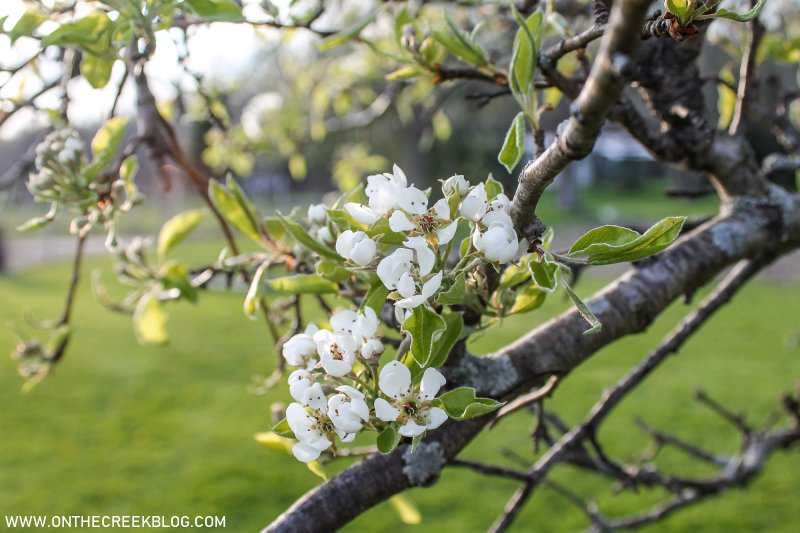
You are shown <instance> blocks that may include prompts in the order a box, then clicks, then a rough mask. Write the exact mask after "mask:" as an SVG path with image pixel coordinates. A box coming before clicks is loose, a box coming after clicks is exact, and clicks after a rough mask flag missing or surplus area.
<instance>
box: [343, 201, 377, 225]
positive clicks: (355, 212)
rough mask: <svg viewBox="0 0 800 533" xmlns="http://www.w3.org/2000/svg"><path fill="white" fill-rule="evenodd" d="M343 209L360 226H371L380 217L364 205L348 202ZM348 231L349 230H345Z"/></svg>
mask: <svg viewBox="0 0 800 533" xmlns="http://www.w3.org/2000/svg"><path fill="white" fill-rule="evenodd" d="M344 208H345V209H346V210H347V212H348V213H350V216H351V217H353V218H354V219H356V220H357V221H358V222H361V223H362V224H367V225H370V224H373V223H374V222H375V221H376V220H378V218H380V216H379V215H378V213H376V212H375V211H373V210H372V208H370V207H367V206H366V205H362V204H356V203H353V202H348V203H346V204H344ZM347 231H350V230H347Z"/></svg>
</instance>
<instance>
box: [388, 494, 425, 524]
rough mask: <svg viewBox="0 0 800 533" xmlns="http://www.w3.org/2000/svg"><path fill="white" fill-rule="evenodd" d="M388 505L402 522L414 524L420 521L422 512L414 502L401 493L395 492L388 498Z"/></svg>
mask: <svg viewBox="0 0 800 533" xmlns="http://www.w3.org/2000/svg"><path fill="white" fill-rule="evenodd" d="M389 505H391V506H392V509H393V510H394V512H395V513H396V514H397V517H398V518H399V519H400V521H401V522H402V523H404V524H408V525H410V526H416V525H419V524H421V523H422V514H421V513H420V512H419V509H417V506H416V505H414V503H413V502H412V501H411V500H409V499H408V498H406V497H405V496H404V495H402V494H395V495H394V496H392V497H391V498H389Z"/></svg>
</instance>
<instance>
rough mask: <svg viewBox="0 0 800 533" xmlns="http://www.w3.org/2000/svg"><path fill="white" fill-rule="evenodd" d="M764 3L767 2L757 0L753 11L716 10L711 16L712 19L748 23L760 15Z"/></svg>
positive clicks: (765, 0)
mask: <svg viewBox="0 0 800 533" xmlns="http://www.w3.org/2000/svg"><path fill="white" fill-rule="evenodd" d="M766 3H767V0H759V1H758V3H757V4H756V5H755V6H753V9H751V10H750V11H748V12H746V13H736V12H735V11H730V10H728V9H718V10H717V12H716V13H714V14H713V15H712V16H713V17H714V18H723V19H729V20H735V21H736V22H750V21H751V20H753V19H755V18H756V17H757V16H758V15H760V14H761V10H762V9H764V6H765V5H766ZM702 18H705V17H702Z"/></svg>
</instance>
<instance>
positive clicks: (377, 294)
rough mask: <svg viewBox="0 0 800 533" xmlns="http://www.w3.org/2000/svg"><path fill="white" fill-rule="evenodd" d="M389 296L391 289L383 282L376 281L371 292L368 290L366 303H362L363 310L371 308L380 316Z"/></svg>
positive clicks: (371, 287) (370, 289) (365, 297)
mask: <svg viewBox="0 0 800 533" xmlns="http://www.w3.org/2000/svg"><path fill="white" fill-rule="evenodd" d="M388 294H389V289H387V288H386V286H385V285H384V284H383V282H381V281H380V280H376V281H375V283H373V284H372V285H371V286H370V288H369V290H367V294H366V296H364V301H363V302H361V308H362V309H364V308H365V307H370V308H372V310H373V311H375V314H378V315H380V313H381V311H382V310H383V306H384V304H385V303H386V296H387V295H388Z"/></svg>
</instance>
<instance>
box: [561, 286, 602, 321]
mask: <svg viewBox="0 0 800 533" xmlns="http://www.w3.org/2000/svg"><path fill="white" fill-rule="evenodd" d="M561 285H562V286H563V287H564V291H565V292H566V293H567V296H569V299H570V300H572V303H574V304H575V307H576V308H577V309H578V311H579V312H580V314H581V316H582V317H583V318H585V319H586V321H587V322H588V323H589V326H591V327H590V328H589V329H587V330H586V331H584V332H583V334H584V335H591V334H592V333H597V332H598V331H600V330H601V329H603V325H602V324H601V323H600V321H599V320H598V319H597V317H596V316H595V315H594V313H592V310H591V309H589V306H588V305H586V302H584V301H583V300H581V299H580V297H579V296H578V295H577V294H575V291H573V290H572V287H570V286H569V283H567V281H566V280H565V279H564V278H563V277H562V278H561Z"/></svg>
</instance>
